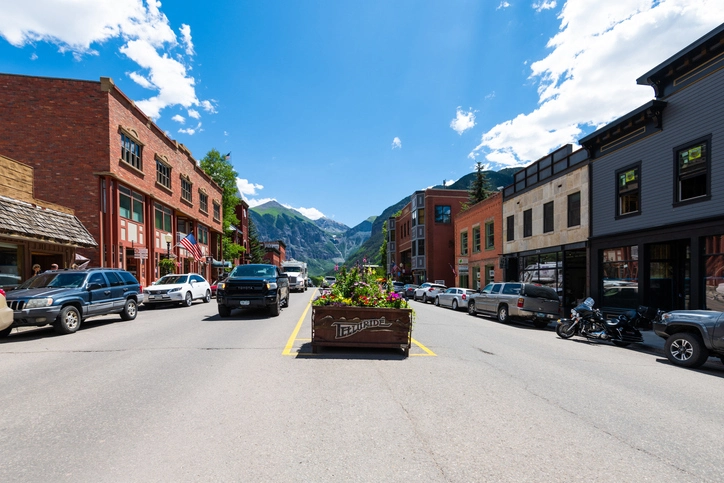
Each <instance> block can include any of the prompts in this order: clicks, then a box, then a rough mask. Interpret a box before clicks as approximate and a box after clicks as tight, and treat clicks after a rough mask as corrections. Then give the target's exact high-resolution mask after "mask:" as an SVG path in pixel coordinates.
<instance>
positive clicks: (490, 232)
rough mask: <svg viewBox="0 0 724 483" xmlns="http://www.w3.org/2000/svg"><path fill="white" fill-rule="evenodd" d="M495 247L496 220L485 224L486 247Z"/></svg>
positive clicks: (487, 248) (489, 248)
mask: <svg viewBox="0 0 724 483" xmlns="http://www.w3.org/2000/svg"><path fill="white" fill-rule="evenodd" d="M493 248H495V231H494V222H492V221H489V222H487V223H486V224H485V249H486V250H492V249H493Z"/></svg>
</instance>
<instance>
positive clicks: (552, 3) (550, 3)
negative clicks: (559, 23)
mask: <svg viewBox="0 0 724 483" xmlns="http://www.w3.org/2000/svg"><path fill="white" fill-rule="evenodd" d="M533 8H534V9H535V11H536V12H541V11H543V10H551V9H553V8H556V0H542V1H540V2H535V3H534V4H533Z"/></svg>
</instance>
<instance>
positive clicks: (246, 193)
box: [236, 178, 324, 220]
mask: <svg viewBox="0 0 724 483" xmlns="http://www.w3.org/2000/svg"><path fill="white" fill-rule="evenodd" d="M236 186H237V188H239V193H241V198H242V199H243V200H244V201H246V202H247V203H248V204H249V207H250V208H254V207H255V206H259V205H263V204H264V203H267V202H269V201H276V202H277V203H279V200H277V199H276V198H254V197H255V196H258V195H259V191H261V190H263V189H264V186H262V185H260V184H257V183H252V182H251V181H249V180H247V179H243V178H236ZM281 205H282V206H284V207H286V208H289V209H290V210H296V211H298V212H299V213H301V214H302V215H304V216H306V217H307V218H309V219H310V220H317V219H319V218H324V213H322V212H321V211H319V210H318V209H316V208H295V207H294V206H292V205H289V204H285V203H281Z"/></svg>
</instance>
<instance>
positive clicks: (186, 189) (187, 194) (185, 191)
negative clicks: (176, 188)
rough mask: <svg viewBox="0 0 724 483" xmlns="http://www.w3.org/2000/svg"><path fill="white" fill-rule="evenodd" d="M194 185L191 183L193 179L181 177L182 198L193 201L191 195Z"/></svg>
mask: <svg viewBox="0 0 724 483" xmlns="http://www.w3.org/2000/svg"><path fill="white" fill-rule="evenodd" d="M192 186H193V185H192V184H191V181H189V180H188V179H187V178H181V198H182V199H184V200H186V201H188V202H189V203H191V202H192V201H193V198H192V195H191V187H192Z"/></svg>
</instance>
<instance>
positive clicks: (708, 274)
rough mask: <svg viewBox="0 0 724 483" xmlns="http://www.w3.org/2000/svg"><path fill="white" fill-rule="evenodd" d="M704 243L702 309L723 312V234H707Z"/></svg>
mask: <svg viewBox="0 0 724 483" xmlns="http://www.w3.org/2000/svg"><path fill="white" fill-rule="evenodd" d="M702 242H703V245H704V257H703V258H704V273H703V274H702V275H703V279H704V280H703V282H704V294H703V295H704V305H703V306H702V308H703V309H709V310H717V311H719V312H724V293H722V292H724V235H718V236H708V237H706V238H704V239H703V240H702Z"/></svg>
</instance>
